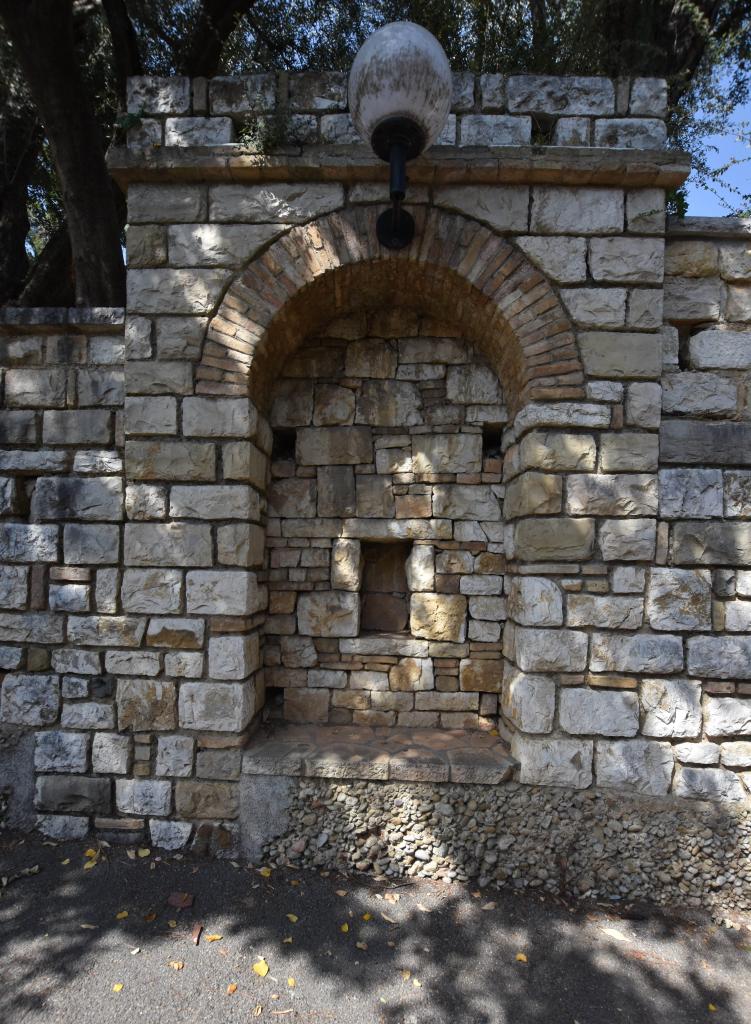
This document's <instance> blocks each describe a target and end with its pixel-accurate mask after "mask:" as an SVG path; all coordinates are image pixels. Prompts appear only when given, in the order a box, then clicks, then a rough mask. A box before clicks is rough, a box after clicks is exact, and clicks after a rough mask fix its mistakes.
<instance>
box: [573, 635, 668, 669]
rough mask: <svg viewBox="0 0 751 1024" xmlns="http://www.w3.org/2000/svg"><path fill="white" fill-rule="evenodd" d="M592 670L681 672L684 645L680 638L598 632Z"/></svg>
mask: <svg viewBox="0 0 751 1024" xmlns="http://www.w3.org/2000/svg"><path fill="white" fill-rule="evenodd" d="M589 667H590V670H591V671H592V672H621V673H623V672H645V673H646V672H650V673H655V674H659V673H661V672H667V673H670V672H680V671H681V669H682V668H683V644H682V642H681V638H680V637H677V636H650V635H649V634H647V633H644V634H638V635H636V636H619V635H618V634H616V633H594V634H593V636H592V654H591V657H590V665H589Z"/></svg>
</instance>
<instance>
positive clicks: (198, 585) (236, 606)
mask: <svg viewBox="0 0 751 1024" xmlns="http://www.w3.org/2000/svg"><path fill="white" fill-rule="evenodd" d="M266 600H267V595H266V588H265V587H262V586H259V585H258V577H257V576H256V574H255V573H254V572H244V571H242V570H240V569H205V570H200V569H199V570H197V571H195V572H189V573H188V574H187V576H186V579H185V603H186V608H187V611H188V613H189V614H198V615H253V614H254V613H255V612H258V611H261V610H262V609H263V608H265V606H266Z"/></svg>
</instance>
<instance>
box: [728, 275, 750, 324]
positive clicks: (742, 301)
mask: <svg viewBox="0 0 751 1024" xmlns="http://www.w3.org/2000/svg"><path fill="white" fill-rule="evenodd" d="M725 318H726V319H727V320H728V321H729V322H730V323H735V322H737V321H743V322H744V323H748V322H749V321H751V288H749V287H748V284H739V285H734V284H730V285H728V291H727V302H726V304H725Z"/></svg>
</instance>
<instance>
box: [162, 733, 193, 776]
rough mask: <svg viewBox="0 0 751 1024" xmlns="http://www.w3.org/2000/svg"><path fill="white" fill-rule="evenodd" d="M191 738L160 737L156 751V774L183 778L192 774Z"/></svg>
mask: <svg viewBox="0 0 751 1024" xmlns="http://www.w3.org/2000/svg"><path fill="white" fill-rule="evenodd" d="M194 747H195V741H194V739H193V737H192V736H160V737H159V740H158V741H157V749H156V766H155V770H156V774H157V775H171V776H178V777H185V776H186V775H192V773H193V748H194Z"/></svg>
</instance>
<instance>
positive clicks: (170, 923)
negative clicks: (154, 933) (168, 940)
mask: <svg viewBox="0 0 751 1024" xmlns="http://www.w3.org/2000/svg"><path fill="white" fill-rule="evenodd" d="M167 924H168V925H169V927H170V928H177V921H175V920H173V919H172V918H170V920H169V921H168V922H167Z"/></svg>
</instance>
